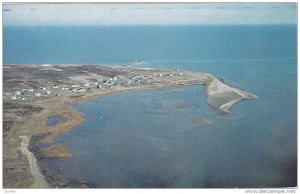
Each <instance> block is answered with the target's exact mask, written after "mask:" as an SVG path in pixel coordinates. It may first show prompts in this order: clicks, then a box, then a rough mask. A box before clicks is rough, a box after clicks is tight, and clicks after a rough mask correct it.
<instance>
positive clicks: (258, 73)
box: [3, 25, 297, 187]
mask: <svg viewBox="0 0 300 194" xmlns="http://www.w3.org/2000/svg"><path fill="white" fill-rule="evenodd" d="M3 41H4V63H26V64H31V63H38V64H42V63H57V64H61V63H63V64H65V63H83V64H109V65H121V64H124V63H127V62H130V61H133V60H142V61H143V62H142V63H141V64H139V66H141V67H165V68H179V69H186V70H194V71H202V72H207V73H212V74H215V75H217V76H219V77H221V78H223V79H224V80H225V81H226V82H228V83H230V84H232V85H235V86H237V87H239V88H243V89H245V90H247V91H250V92H252V93H254V94H256V95H258V98H257V99H254V100H250V101H242V102H240V103H238V104H237V105H235V106H234V107H233V109H232V113H231V114H226V115H221V114H218V112H216V111H215V110H214V109H213V108H211V107H209V106H208V105H207V104H206V102H205V98H206V96H205V92H204V89H203V88H202V87H201V86H199V85H195V86H186V87H182V88H181V89H183V91H178V92H174V91H172V90H169V89H157V90H144V91H138V92H130V93H122V94H116V95H112V96H105V97H101V98H99V99H96V100H92V101H90V102H87V103H83V104H74V105H73V106H74V107H75V108H76V109H77V110H79V111H81V112H83V114H84V116H85V121H84V122H83V123H82V124H81V125H79V126H76V127H74V128H73V129H72V130H70V131H69V132H68V133H66V134H62V135H61V136H59V137H58V138H57V139H56V140H55V141H56V142H58V143H65V144H66V145H67V146H68V148H69V149H70V150H71V151H72V153H73V157H72V158H70V159H66V160H59V159H52V160H50V161H49V165H50V166H51V167H52V168H53V169H54V170H55V171H57V172H58V173H60V174H62V175H64V176H66V177H70V178H78V179H79V180H87V181H89V182H91V183H93V184H95V185H96V186H98V187H283V186H296V184H297V53H296V48H297V37H296V26H294V25H280V26H114V27H112V26H103V27H49V26H42V27H5V28H4V40H3ZM199 117H201V118H206V119H209V120H211V121H212V122H213V123H212V124H210V125H199V124H197V123H195V122H194V119H195V118H199Z"/></svg>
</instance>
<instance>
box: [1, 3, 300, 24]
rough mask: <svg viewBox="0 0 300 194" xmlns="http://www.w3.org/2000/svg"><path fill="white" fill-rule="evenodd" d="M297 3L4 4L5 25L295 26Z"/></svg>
mask: <svg viewBox="0 0 300 194" xmlns="http://www.w3.org/2000/svg"><path fill="white" fill-rule="evenodd" d="M296 6H297V5H296V3H165V4H144V3H143V4H141V3H135V4H133V3H127V4H29V3H26V4H4V5H3V23H4V25H120V24H121V25H144V24H146V25H147V24H157V25H176V24H180V25H181V24H187V25H198V24H295V23H296V22H297V7H296Z"/></svg>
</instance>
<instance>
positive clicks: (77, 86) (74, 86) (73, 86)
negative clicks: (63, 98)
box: [71, 85, 79, 88]
mask: <svg viewBox="0 0 300 194" xmlns="http://www.w3.org/2000/svg"><path fill="white" fill-rule="evenodd" d="M71 87H72V88H79V85H72V86H71Z"/></svg>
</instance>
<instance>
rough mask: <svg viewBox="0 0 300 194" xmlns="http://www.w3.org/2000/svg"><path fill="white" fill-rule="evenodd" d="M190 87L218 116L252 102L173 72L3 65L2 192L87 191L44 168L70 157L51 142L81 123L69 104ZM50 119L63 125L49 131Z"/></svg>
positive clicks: (211, 79) (206, 79) (216, 81)
mask: <svg viewBox="0 0 300 194" xmlns="http://www.w3.org/2000/svg"><path fill="white" fill-rule="evenodd" d="M193 84H198V85H203V86H204V88H205V92H206V94H207V103H208V104H209V105H210V106H211V107H212V108H214V109H216V111H219V112H220V113H230V108H231V107H232V106H233V105H234V104H236V103H238V102H239V101H241V100H246V99H253V98H256V97H257V96H256V95H254V94H251V93H249V92H247V91H245V90H243V89H239V88H236V87H234V86H232V85H229V84H227V83H225V82H224V81H223V80H222V79H221V78H218V77H216V76H214V75H210V74H207V73H201V72H193V71H185V70H179V69H153V68H132V67H130V66H129V65H126V66H118V67H111V66H104V65H66V64H62V65H52V64H43V65H19V64H18V65H12V64H11V65H4V66H3V186H4V188H28V187H38V188H42V187H91V186H92V185H90V184H89V183H87V182H86V181H85V180H67V179H66V178H64V177H59V175H57V174H56V173H54V172H52V171H51V170H50V169H49V168H48V167H47V164H46V161H47V159H48V158H52V157H58V158H62V159H63V158H68V157H72V153H71V152H70V151H69V150H68V148H67V147H66V146H65V145H64V144H54V143H53V140H54V138H55V137H57V136H58V135H59V134H61V133H63V132H67V131H69V130H70V129H71V128H72V127H74V126H76V125H78V124H80V123H81V122H82V121H83V119H84V118H83V116H82V115H81V113H80V112H78V111H76V110H74V109H73V108H72V107H71V106H70V104H72V103H81V102H85V101H88V100H90V99H93V98H97V97H99V96H104V95H110V94H113V93H119V92H129V91H137V90H144V89H153V88H165V87H174V86H180V85H193ZM51 115H56V116H60V117H62V118H64V121H63V122H60V123H58V124H56V125H53V126H52V125H51V126H49V125H47V118H48V117H49V116H51ZM39 144H44V145H47V146H46V147H45V146H43V147H40V146H38V145H39Z"/></svg>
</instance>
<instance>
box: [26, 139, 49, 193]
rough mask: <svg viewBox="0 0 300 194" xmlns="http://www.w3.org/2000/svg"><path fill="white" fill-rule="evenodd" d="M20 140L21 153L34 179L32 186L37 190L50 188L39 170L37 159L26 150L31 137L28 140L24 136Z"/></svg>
mask: <svg viewBox="0 0 300 194" xmlns="http://www.w3.org/2000/svg"><path fill="white" fill-rule="evenodd" d="M21 138H22V142H21V152H22V153H23V154H24V155H25V156H26V158H27V160H28V163H29V166H30V172H31V174H32V176H33V178H34V183H33V186H34V187H38V188H50V185H49V184H48V182H47V181H46V180H45V178H44V175H43V174H42V172H41V170H40V167H39V164H38V160H37V158H36V157H35V155H34V153H32V152H31V151H30V150H29V148H28V147H29V141H30V138H31V137H30V138H28V137H26V136H22V137H21Z"/></svg>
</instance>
